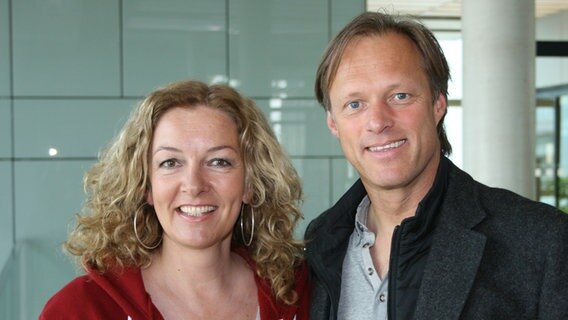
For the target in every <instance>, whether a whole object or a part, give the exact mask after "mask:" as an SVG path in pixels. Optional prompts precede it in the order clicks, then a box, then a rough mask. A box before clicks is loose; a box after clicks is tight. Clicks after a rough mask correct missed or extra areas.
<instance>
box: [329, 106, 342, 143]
mask: <svg viewBox="0 0 568 320" xmlns="http://www.w3.org/2000/svg"><path fill="white" fill-rule="evenodd" d="M327 127H328V128H329V131H331V134H333V135H334V136H335V137H336V138H338V139H339V131H338V130H337V126H336V125H335V120H334V119H333V116H332V115H331V111H327Z"/></svg>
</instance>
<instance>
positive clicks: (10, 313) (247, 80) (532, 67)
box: [0, 0, 568, 319]
mask: <svg viewBox="0 0 568 320" xmlns="http://www.w3.org/2000/svg"><path fill="white" fill-rule="evenodd" d="M473 2H475V4H472V3H473ZM493 2H496V1H493V0H473V1H472V0H464V3H462V1H444V0H431V1H394V0H393V1H382V0H369V1H363V0H208V1H202V0H97V1H92V0H0V319H37V317H38V315H39V312H40V311H41V309H42V307H43V305H44V303H45V301H46V300H47V299H48V298H49V297H50V296H51V295H52V294H53V293H55V292H56V291H57V290H58V289H59V288H61V287H62V286H63V285H64V284H65V283H67V282H68V281H69V280H71V279H72V278H73V277H75V276H76V275H77V274H78V272H79V271H78V270H77V268H76V267H75V266H74V265H73V263H72V261H71V259H70V258H69V257H68V256H66V255H65V254H64V253H63V251H62V249H61V243H62V242H63V241H64V240H65V238H66V236H67V233H68V231H69V228H70V227H71V226H72V225H73V223H74V214H75V213H77V212H78V211H79V210H80V208H81V205H82V202H83V200H84V193H83V187H82V178H83V175H84V172H85V170H86V169H87V168H89V166H91V165H92V164H93V163H94V162H95V161H96V157H97V154H98V152H99V151H100V150H101V149H102V148H104V147H105V146H106V145H107V143H109V141H110V139H111V138H112V137H113V136H114V135H115V134H116V133H117V132H118V130H119V129H120V127H121V126H122V124H123V123H124V121H125V119H126V117H127V116H128V114H129V112H130V111H131V109H132V108H133V107H134V106H135V105H136V104H137V103H138V102H139V101H140V99H142V97H143V96H145V95H146V94H148V93H149V92H151V91H152V90H154V89H156V88H158V87H160V86H162V85H164V84H166V83H169V82H171V81H175V80H180V79H188V78H192V79H198V80H202V81H205V82H208V83H213V82H223V83H229V84H230V85H231V86H234V87H235V88H237V89H239V90H240V91H241V92H242V93H244V94H246V95H248V96H250V97H252V98H253V99H254V100H255V101H256V102H257V103H258V105H259V106H260V107H261V108H262V110H263V111H264V112H265V114H266V116H267V118H268V119H269V120H270V122H271V124H272V126H273V128H274V131H275V132H276V134H277V136H278V138H279V140H280V142H281V143H282V144H283V145H284V147H285V149H286V151H287V152H288V154H289V155H290V156H291V158H292V159H293V163H294V166H295V167H296V169H297V170H298V172H299V174H300V176H301V177H302V180H303V183H304V188H305V194H306V201H305V204H304V208H303V210H304V213H305V216H306V217H305V220H304V221H302V222H301V224H300V226H299V228H298V230H297V233H296V234H297V236H298V237H301V236H302V234H303V231H304V229H305V227H306V225H307V223H309V221H310V220H311V219H313V218H314V217H315V216H317V215H318V214H319V213H321V212H322V211H323V210H325V209H326V208H328V207H329V206H331V205H332V204H333V203H334V202H335V201H336V200H337V199H338V198H339V196H340V195H341V194H342V193H343V192H344V191H345V190H346V189H347V188H348V187H349V186H350V185H351V184H352V183H353V182H354V181H355V180H356V179H357V178H358V176H357V173H356V172H355V171H354V170H353V168H352V167H351V166H350V165H349V164H348V163H347V162H346V161H345V158H344V157H343V155H342V152H341V149H340V147H339V144H338V143H337V141H336V140H335V138H333V137H332V136H331V134H330V133H329V132H328V129H327V127H326V124H325V113H324V111H323V109H322V107H321V106H319V105H318V103H317V101H316V100H315V98H314V94H313V83H314V78H315V76H314V74H315V70H316V68H317V65H318V63H319V59H320V56H321V54H322V52H323V50H324V49H325V47H326V45H327V43H328V41H329V40H330V39H331V37H333V35H335V34H336V33H337V32H338V31H339V30H340V29H341V28H342V27H343V26H344V25H345V24H346V23H347V22H348V21H349V20H350V19H351V18H352V17H354V16H355V15H357V14H359V13H361V12H363V11H365V10H371V11H377V10H382V11H387V12H399V13H410V14H413V15H416V16H418V17H420V18H421V20H422V21H423V23H424V24H426V25H427V26H428V27H430V28H431V29H432V30H434V32H435V34H436V36H437V37H438V39H439V40H440V43H441V45H442V47H443V49H444V51H445V53H446V55H447V58H448V60H449V63H450V68H451V71H452V79H453V80H452V82H451V84H450V90H449V91H450V97H449V99H450V108H449V112H448V115H447V117H446V120H445V123H446V130H447V132H448V135H449V139H450V142H451V143H452V145H453V148H454V153H453V155H452V156H451V159H452V160H453V161H454V162H455V163H456V164H457V165H458V166H460V167H462V168H464V169H465V170H466V171H468V172H470V173H471V174H472V175H473V176H474V177H475V178H477V179H480V180H481V181H482V182H485V183H488V184H491V185H495V186H502V187H506V188H510V189H513V190H514V191H517V192H519V193H521V194H523V195H526V196H528V197H531V198H534V199H536V200H539V201H542V202H546V203H549V204H551V205H553V206H557V207H560V208H561V209H563V210H564V211H568V191H567V189H568V180H567V172H568V48H567V47H568V45H567V43H568V1H566V0H561V1H546V0H536V1H535V0H531V1H529V0H503V1H499V3H500V4H493ZM503 3H505V4H507V5H509V7H508V8H505V9H503V7H496V6H502V5H503ZM477 25H480V26H482V25H489V26H490V28H493V29H490V30H494V31H495V32H485V34H483V33H482V34H479V32H480V31H481V32H483V30H479V28H477V27H476V26H477ZM501 30H504V31H508V33H507V32H501ZM524 30H529V31H528V32H525V31H524ZM491 39H493V41H494V42H492V43H493V47H484V41H485V40H491ZM503 39H504V40H503ZM507 39H519V41H521V42H522V41H525V42H527V43H529V50H528V51H527V50H522V49H518V48H516V47H512V48H510V51H509V53H507V54H510V57H511V59H516V58H518V59H521V60H520V61H521V63H515V64H514V65H512V66H508V65H507V64H506V63H501V64H499V62H497V63H495V61H492V60H491V58H490V57H489V58H487V57H484V58H483V59H485V60H481V61H480V60H479V59H480V57H483V54H481V53H480V54H477V53H476V54H471V52H475V50H478V49H480V48H481V49H483V48H486V49H487V50H485V51H486V52H489V53H491V54H493V56H498V54H497V53H498V52H500V51H501V49H502V47H503V46H504V44H505V43H506V42H507ZM495 40H497V42H495ZM495 43H497V45H494V44H495ZM501 44H503V46H502V45H501ZM464 48H465V49H464ZM468 48H471V49H468ZM508 50H509V49H508ZM525 51H526V52H528V53H527V54H526V55H523V54H525V53H526V52H525ZM468 54H469V55H468ZM519 54H520V56H519ZM527 56H528V58H527ZM513 61H516V60H513ZM468 66H469V67H468ZM484 67H490V69H489V70H490V72H487V71H486V70H485V69H484ZM468 68H469V69H468ZM507 68H510V69H507ZM515 72H521V73H520V74H517V73H515ZM480 75H481V76H484V77H486V78H481V79H480V78H475V77H478V76H480ZM527 75H528V76H527ZM472 77H473V78H472ZM503 77H504V78H503ZM495 79H498V81H494V80H495ZM502 79H505V80H502ZM519 79H521V80H522V81H519ZM519 82H521V85H524V86H525V87H526V88H529V89H527V90H524V89H523V90H517V91H514V88H515V87H514V86H513V87H511V85H515V84H517V83H519ZM487 83H490V84H492V87H491V89H490V90H485V89H484V88H483V87H480V86H482V85H484V84H487ZM512 89H513V91H512V92H513V94H511V93H510V92H511V91H510V90H512ZM507 90H509V91H507ZM468 93H471V94H468ZM491 94H495V95H496V97H497V98H494V99H493V100H499V99H501V98H502V99H503V101H498V103H497V106H495V105H494V104H492V103H491V101H489V102H488V103H479V101H476V100H475V98H476V97H477V96H479V97H480V98H487V97H491ZM516 97H520V98H521V99H522V100H520V102H519V101H518V100H515V98H516ZM489 100H491V99H489ZM511 101H513V102H514V103H509V102H511ZM482 102H483V101H482ZM511 104H512V106H509V105H511ZM491 108H493V109H491ZM499 110H507V112H509V114H502V113H499V112H501V111H499ZM468 112H469V113H468ZM480 115H481V116H483V117H481V118H480ZM492 121H496V122H492ZM476 123H478V124H479V125H478V126H475V124H476ZM509 128H518V129H511V130H509ZM514 130H518V131H514ZM483 134H489V136H488V138H485V140H476V139H480V138H481V137H483ZM464 146H467V147H464ZM491 147H492V148H494V149H491ZM479 148H481V149H479ZM468 150H473V151H468ZM495 150H497V151H495ZM519 150H520V151H519ZM497 152H503V153H504V154H505V155H507V154H512V155H513V157H511V158H510V159H509V158H508V157H507V156H504V155H503V156H502V155H501V154H497ZM519 153H520V154H519ZM480 155H488V157H489V158H490V160H491V161H494V162H493V163H491V164H489V165H488V164H487V163H488V162H487V161H486V160H484V159H482V158H480ZM501 159H503V160H501ZM509 177H521V180H515V179H516V178H509Z"/></svg>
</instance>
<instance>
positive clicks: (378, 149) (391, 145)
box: [367, 139, 406, 152]
mask: <svg viewBox="0 0 568 320" xmlns="http://www.w3.org/2000/svg"><path fill="white" fill-rule="evenodd" d="M405 143H406V139H402V140H398V141H393V142H390V143H388V144H385V145H382V146H373V147H368V148H367V150H369V151H371V152H381V151H387V150H391V149H396V148H398V147H400V146H402V145H403V144H405Z"/></svg>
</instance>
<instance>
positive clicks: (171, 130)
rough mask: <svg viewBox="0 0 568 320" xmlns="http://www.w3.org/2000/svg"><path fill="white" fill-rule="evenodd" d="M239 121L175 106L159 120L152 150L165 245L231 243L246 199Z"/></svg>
mask: <svg viewBox="0 0 568 320" xmlns="http://www.w3.org/2000/svg"><path fill="white" fill-rule="evenodd" d="M238 140H239V139H238V132H237V126H236V124H235V122H234V121H233V120H232V119H231V117H229V115H227V114H226V113H224V112H223V111H219V110H215V109H212V108H209V107H207V106H197V107H175V108H172V109H170V110H168V111H166V112H165V113H164V114H163V115H162V117H161V118H160V119H159V120H158V123H157V125H156V128H155V130H154V136H153V139H152V145H151V149H150V152H151V153H150V183H151V189H150V190H149V191H148V194H147V201H148V203H149V204H150V205H153V206H154V209H155V210H156V213H157V216H158V220H159V221H160V224H161V226H162V228H163V230H164V239H163V241H164V246H183V247H190V248H194V249H205V248H209V247H212V246H217V245H220V244H221V243H222V242H224V243H230V241H231V234H232V231H233V226H234V224H235V222H236V220H237V218H238V216H239V213H240V207H241V203H242V202H248V201H246V199H245V197H246V195H245V168H244V164H243V160H242V156H241V150H240V148H239V141H238Z"/></svg>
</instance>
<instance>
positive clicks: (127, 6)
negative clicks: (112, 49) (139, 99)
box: [123, 0, 227, 96]
mask: <svg viewBox="0 0 568 320" xmlns="http://www.w3.org/2000/svg"><path fill="white" fill-rule="evenodd" d="M123 16H124V19H123V24H124V93H125V95H126V96H143V95H146V94H148V93H149V92H150V91H152V90H154V89H155V88H157V87H159V86H162V85H164V84H166V83H169V82H172V81H174V80H179V79H187V78H191V79H198V80H202V81H205V82H208V83H211V82H219V81H222V82H226V81H227V62H226V61H227V45H226V38H227V36H226V34H227V30H226V29H227V27H226V22H225V20H226V9H225V1H224V0H208V1H202V0H193V1H187V0H167V1H154V0H144V1H140V0H125V1H124V9H123Z"/></svg>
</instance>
